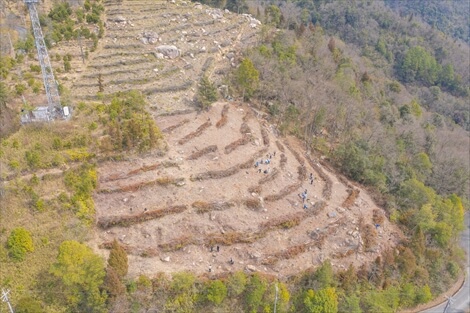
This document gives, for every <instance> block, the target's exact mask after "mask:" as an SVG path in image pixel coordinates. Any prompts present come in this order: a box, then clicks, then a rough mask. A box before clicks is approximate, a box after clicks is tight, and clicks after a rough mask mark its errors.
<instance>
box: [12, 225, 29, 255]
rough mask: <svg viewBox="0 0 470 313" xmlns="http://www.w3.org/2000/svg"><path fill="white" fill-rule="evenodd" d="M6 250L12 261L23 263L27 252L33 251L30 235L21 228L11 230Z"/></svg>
mask: <svg viewBox="0 0 470 313" xmlns="http://www.w3.org/2000/svg"><path fill="white" fill-rule="evenodd" d="M7 248H8V252H9V255H10V257H11V258H12V259H13V260H15V261H23V260H24V257H25V256H26V253H27V252H33V251H34V245H33V239H32V238H31V233H30V232H29V231H27V230H26V229H24V228H23V227H18V228H15V229H13V230H12V231H11V233H10V236H9V237H8V240H7Z"/></svg>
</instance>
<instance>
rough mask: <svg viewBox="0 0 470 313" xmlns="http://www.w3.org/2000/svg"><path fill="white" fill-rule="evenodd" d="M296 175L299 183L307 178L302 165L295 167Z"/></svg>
mask: <svg viewBox="0 0 470 313" xmlns="http://www.w3.org/2000/svg"><path fill="white" fill-rule="evenodd" d="M297 174H298V177H297V180H298V181H299V182H302V181H304V180H305V179H306V178H307V168H306V167H305V166H303V165H302V166H299V167H297Z"/></svg>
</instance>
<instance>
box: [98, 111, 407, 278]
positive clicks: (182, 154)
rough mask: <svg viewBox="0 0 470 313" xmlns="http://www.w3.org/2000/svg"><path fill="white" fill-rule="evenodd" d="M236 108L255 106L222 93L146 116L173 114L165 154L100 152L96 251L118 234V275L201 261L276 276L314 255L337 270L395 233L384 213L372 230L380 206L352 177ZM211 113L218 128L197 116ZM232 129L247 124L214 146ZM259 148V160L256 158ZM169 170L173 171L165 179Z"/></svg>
mask: <svg viewBox="0 0 470 313" xmlns="http://www.w3.org/2000/svg"><path fill="white" fill-rule="evenodd" d="M224 108H225V109H224ZM227 108H228V109H227ZM222 110H224V111H225V112H224V114H222ZM252 111H253V112H252ZM247 112H250V116H253V117H254V116H259V114H251V113H256V112H254V110H253V109H252V108H251V107H249V106H248V105H245V104H243V105H240V104H235V103H225V102H223V103H222V102H221V103H216V104H214V105H213V107H212V109H211V110H209V111H207V112H203V113H199V114H197V113H186V114H174V115H160V116H157V117H156V122H157V124H158V125H159V127H160V128H161V129H165V128H166V129H168V128H169V127H171V125H179V126H178V127H176V128H173V129H172V130H171V132H169V133H166V135H165V136H166V137H165V139H166V141H167V143H168V151H167V153H166V155H164V156H158V155H157V154H155V155H153V154H149V155H146V156H144V157H141V158H135V159H132V160H126V161H121V162H103V163H101V164H100V166H99V172H100V177H101V178H100V190H108V191H109V190H113V191H114V192H111V193H96V194H95V196H94V197H95V203H96V209H97V220H98V221H99V222H98V223H99V225H98V226H99V227H97V230H96V236H95V239H94V241H93V242H91V244H92V246H93V247H94V248H95V249H96V251H98V252H99V253H101V254H102V255H103V256H107V254H108V253H109V252H108V249H107V247H108V246H109V243H110V242H112V240H114V239H118V240H119V241H120V242H121V243H122V244H123V245H124V246H125V247H126V251H128V253H129V274H130V276H136V275H139V274H146V275H150V276H152V275H153V274H155V273H157V272H168V273H169V272H175V271H183V270H189V271H192V272H195V273H197V274H203V273H205V272H207V270H208V268H209V265H211V266H212V271H213V272H215V274H224V273H227V272H231V271H236V270H249V271H254V270H255V271H260V272H264V273H267V274H272V275H276V276H279V277H281V278H282V277H287V276H289V275H292V274H295V273H298V272H300V271H303V270H307V269H309V268H311V267H315V266H318V265H319V264H320V262H322V261H323V260H325V259H330V260H331V261H332V263H333V266H334V267H336V268H338V269H339V268H347V267H348V266H349V264H350V263H352V264H354V265H356V266H359V265H360V264H362V263H364V262H370V261H372V260H374V259H375V258H376V257H377V255H378V254H379V253H380V251H382V250H384V249H387V248H388V247H390V246H391V245H395V244H396V243H397V242H398V240H399V238H398V236H399V235H398V234H399V231H398V229H396V227H395V226H393V225H391V224H390V223H389V221H388V220H387V219H385V220H384V221H383V224H382V225H381V226H380V227H379V228H378V229H377V230H376V229H375V227H374V221H373V217H374V210H378V211H376V212H375V218H376V219H377V216H378V213H380V212H382V215H381V216H385V215H384V214H383V210H382V209H381V208H378V207H377V206H376V205H375V204H374V202H373V201H372V199H371V197H370V196H369V195H368V193H367V192H366V191H365V190H363V189H361V188H360V187H357V186H355V187H354V188H355V189H354V190H356V189H357V192H356V191H355V192H354V193H353V194H354V195H353V196H351V192H350V191H349V190H350V188H349V186H347V185H345V184H344V182H342V181H341V180H340V179H338V178H337V176H336V175H335V174H334V173H332V172H331V171H330V170H328V169H327V168H325V167H324V166H322V165H320V163H319V162H318V161H317V160H316V158H315V156H312V155H310V156H308V155H305V151H304V150H303V149H302V145H301V144H300V143H299V142H297V141H296V140H295V139H294V138H286V139H282V138H277V137H276V136H275V134H274V133H273V132H272V131H270V130H271V128H267V127H264V126H263V125H265V124H266V122H265V121H259V120H257V119H256V118H245V117H246V116H249V115H248V114H247ZM221 116H225V117H226V122H225V123H226V124H225V125H224V126H223V128H218V127H217V126H216V125H213V124H210V123H209V121H210V120H213V121H217V120H218V119H220V117H221ZM186 120H188V122H186ZM244 120H245V121H244ZM182 121H185V122H184V123H182ZM243 123H246V125H245V126H243V127H241V126H242V124H243ZM202 125H204V129H203V131H200V132H198V131H197V129H199V130H200V129H201V126H202ZM243 129H249V130H250V138H251V140H250V142H249V143H248V144H245V145H240V146H237V147H236V149H234V150H232V151H231V153H230V154H225V153H224V147H226V146H228V145H230V144H231V143H233V142H235V141H236V140H238V139H239V138H240V132H241V131H242V130H243ZM196 133H197V134H198V135H197V136H194V134H196ZM181 138H190V140H187V141H184V142H182V143H181V142H180V140H181ZM281 142H282V143H281ZM273 143H275V144H273ZM208 147H210V148H208ZM280 147H282V148H284V147H286V148H287V149H284V152H282V151H281V149H280ZM200 151H203V152H200ZM274 152H276V153H274ZM270 155H271V159H270V161H271V162H270V163H269V164H266V162H260V161H266V160H267V159H269V156H270ZM281 155H283V157H282V159H281ZM281 160H282V163H283V166H281ZM256 161H258V162H259V165H258V167H255V162H256ZM306 161H307V162H306ZM164 164H167V165H168V164H171V165H172V166H164ZM312 165H313V166H312ZM259 169H261V170H262V171H261V173H259V171H258V170H259ZM264 170H268V173H267V174H265V173H264ZM310 173H313V176H314V177H315V180H314V183H313V184H310V180H309V174H310ZM175 177H177V178H179V180H178V181H175V180H174V179H170V178H175ZM113 178H117V179H113ZM164 181H169V182H170V183H168V184H163V183H162V182H164ZM158 182H160V183H158ZM325 188H327V189H331V190H330V191H331V192H330V194H331V196H330V197H325ZM305 190H307V199H306V201H305V202H303V201H302V198H301V197H300V195H301V193H303V192H304V191H305ZM359 191H360V192H359ZM347 199H349V200H348V201H347V202H348V207H347V208H346V207H343V206H342V205H343V203H344V202H345V201H346V200H347ZM304 204H305V205H306V208H304V207H303V206H304ZM131 208H132V212H131ZM146 208H148V210H147V211H144V210H145V209H146ZM158 208H160V209H158ZM162 208H163V209H162ZM360 220H362V221H363V222H362V223H363V225H364V226H363V227H361V228H362V229H360V225H359V224H360V223H359V221H360ZM363 235H367V236H368V238H367V239H366V238H362V236H363ZM370 236H372V238H369V237H370ZM216 245H219V252H216V250H217V249H216V247H215V246H216ZM365 245H367V250H366V249H365V248H366V247H365ZM211 246H212V247H213V251H212V252H211ZM230 258H233V260H234V261H235V263H234V264H233V265H231V264H229V262H228V261H229V260H230Z"/></svg>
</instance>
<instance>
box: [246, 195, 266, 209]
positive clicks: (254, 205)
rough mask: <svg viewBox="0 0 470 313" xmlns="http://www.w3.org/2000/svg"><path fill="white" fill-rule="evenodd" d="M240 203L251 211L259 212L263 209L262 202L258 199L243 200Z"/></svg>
mask: <svg viewBox="0 0 470 313" xmlns="http://www.w3.org/2000/svg"><path fill="white" fill-rule="evenodd" d="M241 203H243V204H244V205H245V206H246V207H247V208H248V209H251V210H260V209H262V208H263V202H262V201H261V200H260V199H259V198H248V199H243V200H242V201H241Z"/></svg>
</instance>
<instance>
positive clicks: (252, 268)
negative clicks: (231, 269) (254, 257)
mask: <svg viewBox="0 0 470 313" xmlns="http://www.w3.org/2000/svg"><path fill="white" fill-rule="evenodd" d="M246 269H247V270H249V271H251V272H256V271H257V269H256V266H254V265H250V264H248V265H247V266H246Z"/></svg>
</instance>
